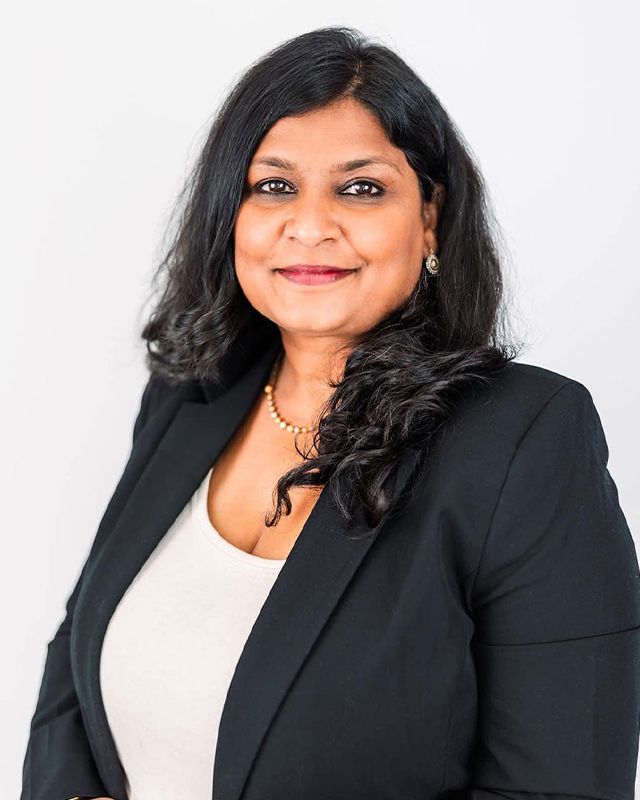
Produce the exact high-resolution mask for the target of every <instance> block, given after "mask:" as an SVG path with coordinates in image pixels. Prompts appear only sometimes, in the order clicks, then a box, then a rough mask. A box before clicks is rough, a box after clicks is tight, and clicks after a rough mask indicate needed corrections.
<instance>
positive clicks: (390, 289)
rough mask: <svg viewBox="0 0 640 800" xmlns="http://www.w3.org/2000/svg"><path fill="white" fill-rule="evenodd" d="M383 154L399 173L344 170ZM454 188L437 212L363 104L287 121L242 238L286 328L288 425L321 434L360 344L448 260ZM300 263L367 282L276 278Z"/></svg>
mask: <svg viewBox="0 0 640 800" xmlns="http://www.w3.org/2000/svg"><path fill="white" fill-rule="evenodd" d="M374 156H375V157H382V158H384V159H386V160H387V161H388V162H389V163H377V162H376V163H370V164H367V165H366V166H360V167H358V168H357V169H351V170H349V171H348V172H343V171H340V172H335V171H334V170H333V168H334V165H336V164H340V163H343V162H346V161H350V160H354V159H362V158H369V157H374ZM264 158H279V159H284V160H286V161H288V162H291V167H292V168H284V167H283V166H272V165H269V164H261V163H258V162H259V161H260V160H261V159H264ZM355 179H357V181H356V180H355ZM256 184H260V185H259V186H256ZM442 188H443V187H442V186H439V187H438V189H439V191H438V192H437V194H436V195H435V197H434V201H433V202H422V198H421V195H420V188H419V183H418V177H417V174H416V173H415V171H414V170H413V169H412V168H411V166H410V165H409V163H408V162H407V159H406V157H405V155H404V152H403V151H402V150H401V149H400V148H397V147H395V145H393V144H392V143H391V142H390V141H389V139H388V138H387V136H386V133H385V132H384V129H383V128H382V126H381V125H380V123H379V122H378V120H377V118H376V116H375V115H374V114H373V113H372V112H370V111H369V110H367V109H366V108H364V107H363V106H362V105H360V104H359V103H358V102H357V101H355V100H353V99H352V98H348V99H341V100H339V101H336V102H334V103H332V104H331V105H330V106H326V107H324V108H322V109H319V110H315V111H312V112H307V113H305V114H302V115H299V116H295V117H284V118H282V119H280V120H278V122H276V123H275V124H274V125H273V127H272V128H271V129H270V130H269V131H268V132H267V133H266V135H265V136H264V138H263V139H262V141H261V142H260V144H259V146H258V148H257V150H256V152H255V153H254V155H253V158H252V160H251V163H250V165H249V168H248V170H247V176H246V185H245V192H244V195H243V199H242V201H241V204H240V208H239V211H238V215H237V219H236V224H235V228H234V245H235V267H236V274H237V278H238V281H239V283H240V286H241V288H242V291H243V292H244V294H245V296H246V298H247V300H248V301H249V302H250V303H251V305H253V306H254V308H256V309H257V310H258V311H259V312H260V313H261V314H263V315H264V316H265V317H267V318H268V319H270V320H271V321H272V322H274V323H275V324H276V325H277V326H278V328H279V330H280V334H281V337H282V343H283V347H284V352H285V356H284V360H283V363H282V367H281V370H280V374H279V376H278V381H277V405H278V410H279V411H280V414H281V415H282V416H283V417H284V418H286V419H288V420H291V421H293V422H294V423H295V424H298V425H311V424H313V422H314V421H316V415H317V413H318V410H319V409H320V408H321V407H322V405H323V404H324V402H325V400H326V399H327V398H328V396H329V395H330V394H331V391H332V389H331V387H329V386H328V385H327V378H328V377H332V378H334V379H336V378H339V377H340V375H341V374H342V372H343V369H344V361H345V359H346V356H347V355H348V351H349V347H350V342H352V341H353V337H355V336H357V335H358V334H361V333H364V332H365V331H367V330H369V329H370V328H371V327H373V326H374V325H376V324H377V323H378V322H379V321H380V320H381V319H382V318H383V317H384V316H386V315H387V314H388V313H389V312H390V311H391V310H393V309H394V308H395V307H397V306H398V305H399V304H400V303H402V302H403V301H404V300H405V299H406V297H407V296H408V295H409V294H410V293H411V291H412V290H413V288H414V286H415V284H416V282H417V281H418V279H419V278H420V274H421V270H422V269H424V267H423V259H424V258H426V257H427V256H428V254H429V252H430V250H431V249H433V251H434V252H435V253H436V254H437V252H438V240H437V235H436V230H437V223H438V215H439V211H440V207H441V198H442V196H443V192H442V191H441V190H442ZM380 190H383V191H382V192H381V191H380ZM298 263H302V264H329V265H334V266H339V267H348V268H357V272H354V273H351V274H350V275H348V276H347V277H345V278H342V279H341V280H340V281H337V282H336V283H330V284H325V285H320V286H317V285H316V286H304V285H300V284H295V283H292V282H291V281H289V280H287V279H286V278H285V277H283V276H282V275H281V274H279V273H278V272H276V271H275V269H276V268H277V267H282V266H287V265H291V264H298ZM345 346H346V349H345V350H341V351H339V348H341V347H345Z"/></svg>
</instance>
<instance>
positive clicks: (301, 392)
mask: <svg viewBox="0 0 640 800" xmlns="http://www.w3.org/2000/svg"><path fill="white" fill-rule="evenodd" d="M282 345H283V350H284V353H283V356H282V361H281V363H280V369H279V372H278V376H277V378H276V387H277V388H276V404H277V406H278V411H279V412H280V414H281V415H282V416H283V417H284V418H286V419H288V420H290V421H291V422H293V423H294V424H296V425H313V424H315V423H316V421H317V416H318V414H319V413H320V411H321V409H322V407H323V406H324V404H325V403H326V401H327V400H328V399H329V397H330V396H331V395H332V394H333V391H334V389H333V387H331V386H330V385H329V381H330V380H334V381H339V380H340V379H341V378H342V375H343V374H344V366H345V362H346V359H347V356H348V354H349V350H348V349H347V348H345V347H344V340H338V339H328V338H326V337H305V338H304V339H300V338H298V337H293V338H292V337H290V336H288V335H287V334H286V332H283V333H282ZM341 348H342V349H341Z"/></svg>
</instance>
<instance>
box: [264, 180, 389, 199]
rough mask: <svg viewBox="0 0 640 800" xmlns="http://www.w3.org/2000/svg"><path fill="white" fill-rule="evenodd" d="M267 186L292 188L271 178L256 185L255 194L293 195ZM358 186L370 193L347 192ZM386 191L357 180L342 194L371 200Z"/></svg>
mask: <svg viewBox="0 0 640 800" xmlns="http://www.w3.org/2000/svg"><path fill="white" fill-rule="evenodd" d="M267 186H268V187H271V189H272V188H274V187H278V186H280V187H283V186H290V184H289V183H287V181H283V180H282V179H280V178H269V179H268V180H265V181H260V183H256V184H255V186H254V187H253V190H254V192H256V194H271V195H282V194H291V192H285V191H280V190H277V189H276V191H271V189H269V190H266V189H263V187H267ZM356 186H360V187H362V186H366V187H369V191H365V192H360V191H356V192H347V189H353V188H354V187H356ZM371 189H373V190H374V191H373V192H372V191H371ZM384 191H385V190H384V189H383V188H382V186H379V185H378V184H377V183H374V182H373V181H365V180H357V181H354V182H353V183H351V184H350V185H349V186H347V187H346V188H345V189H344V190H343V191H342V192H341V194H346V195H347V196H350V197H365V198H369V197H380V196H381V195H383V194H384Z"/></svg>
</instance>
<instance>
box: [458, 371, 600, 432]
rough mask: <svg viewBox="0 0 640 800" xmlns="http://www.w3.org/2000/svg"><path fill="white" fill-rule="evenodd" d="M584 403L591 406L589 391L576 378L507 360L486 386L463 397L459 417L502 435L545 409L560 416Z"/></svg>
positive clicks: (527, 423)
mask: <svg viewBox="0 0 640 800" xmlns="http://www.w3.org/2000/svg"><path fill="white" fill-rule="evenodd" d="M585 404H586V405H587V406H589V405H592V404H593V398H592V395H591V392H590V391H589V389H588V388H587V387H586V386H585V385H584V384H583V383H581V382H580V381H579V380H577V379H576V378H574V377H571V376H570V375H566V374H564V373H561V372H556V371H554V370H551V369H547V368H546V367H542V366H539V365H537V364H529V363H525V362H520V361H510V362H509V363H508V364H506V366H505V367H504V369H503V370H502V372H501V373H500V374H499V375H497V376H494V378H492V379H491V380H490V381H489V383H488V384H487V385H486V386H483V387H482V388H480V389H474V390H473V391H472V392H471V393H470V395H469V396H468V397H467V398H465V400H464V401H463V402H462V404H461V407H460V416H461V417H462V416H465V415H468V416H471V417H473V418H474V419H477V420H482V422H483V423H484V424H491V425H492V426H494V427H495V428H496V429H498V430H504V432H505V434H506V433H508V431H509V430H510V429H513V430H514V431H519V430H521V429H522V428H523V427H528V426H529V425H530V424H531V423H532V422H533V421H534V420H535V418H536V417H537V416H538V415H539V414H540V413H541V412H542V411H543V409H545V408H547V407H548V406H550V407H551V408H552V409H557V411H558V413H560V412H561V411H562V409H571V408H578V407H580V406H584V405H585Z"/></svg>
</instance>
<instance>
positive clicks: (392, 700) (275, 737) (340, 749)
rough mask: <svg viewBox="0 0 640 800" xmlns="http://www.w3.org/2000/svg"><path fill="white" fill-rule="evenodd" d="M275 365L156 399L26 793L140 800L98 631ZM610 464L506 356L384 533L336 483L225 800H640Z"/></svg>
mask: <svg viewBox="0 0 640 800" xmlns="http://www.w3.org/2000/svg"><path fill="white" fill-rule="evenodd" d="M275 352H276V351H275V349H274V347H273V346H270V347H268V348H267V349H266V350H265V351H264V353H263V354H262V355H261V356H260V357H259V358H257V359H256V360H254V361H253V362H252V364H251V366H250V367H249V369H248V370H247V371H246V372H245V373H244V375H243V376H242V377H240V379H239V380H237V381H236V382H235V383H233V385H232V386H231V387H230V388H228V389H227V390H226V391H224V392H220V391H219V390H218V391H217V392H216V391H213V389H212V388H211V386H210V385H207V384H205V383H196V382H190V383H185V384H182V385H181V386H179V387H171V386H170V385H169V384H167V383H165V382H163V381H161V380H158V379H155V378H152V379H151V380H150V381H149V383H148V384H147V387H146V389H145V391H144V394H143V397H142V403H141V408H140V412H139V415H138V418H137V420H136V423H135V427H134V441H133V447H132V449H131V454H130V456H129V459H128V461H127V464H126V466H125V468H124V472H123V474H122V477H121V479H120V481H119V482H118V484H117V486H116V488H115V491H114V494H113V496H112V498H111V499H110V501H109V503H108V506H107V508H106V510H105V512H104V516H103V518H102V520H101V521H100V524H99V526H98V529H97V532H96V534H95V539H94V541H93V545H92V547H91V549H90V552H89V555H88V557H87V559H86V562H85V564H84V567H83V569H82V571H81V574H80V577H79V580H78V582H77V584H76V586H75V588H74V590H73V592H72V593H71V594H70V596H69V599H68V602H67V605H66V615H65V617H64V619H63V621H62V623H61V625H60V627H59V629H58V631H57V633H56V634H55V636H54V637H53V639H52V640H51V641H50V643H49V645H48V649H47V655H46V662H45V666H44V674H43V678H42V684H41V687H40V692H39V696H38V698H37V705H36V708H35V713H34V715H33V719H32V721H31V727H30V733H29V741H28V747H27V752H26V756H25V760H24V767H23V788H22V794H21V800H65V798H68V797H71V796H74V795H80V796H83V795H87V796H98V795H103V796H108V797H113V798H116V800H126V791H125V784H124V775H123V768H122V765H121V763H120V761H119V759H118V755H117V750H116V744H115V742H114V740H113V738H112V735H111V732H110V730H109V726H108V724H107V718H106V716H105V709H104V706H103V702H102V698H101V694H100V684H99V660H100V649H101V645H102V642H103V638H104V634H105V631H106V628H107V625H108V623H109V620H110V618H111V615H112V613H113V611H114V610H115V608H116V606H117V604H118V602H119V600H120V599H121V598H122V596H123V594H124V592H125V590H126V589H127V587H128V586H129V585H130V583H131V581H132V580H133V579H134V577H135V576H136V574H137V573H138V571H139V570H140V568H141V567H142V565H143V564H144V562H145V560H146V559H147V558H148V557H149V555H150V554H151V552H152V551H153V549H154V547H155V546H156V545H157V544H158V542H159V541H160V540H161V538H162V536H163V535H164V533H166V531H167V530H168V529H169V527H170V526H171V524H172V522H173V521H174V519H175V518H176V516H177V515H178V513H179V511H180V510H181V509H182V508H183V507H184V505H185V503H187V502H188V500H189V499H190V497H191V495H192V494H193V492H194V490H195V489H196V488H197V487H198V485H199V484H200V482H201V481H202V480H203V478H204V476H205V474H206V472H207V470H208V469H209V467H210V466H211V465H212V464H213V463H214V462H215V460H216V458H217V457H218V455H219V454H220V453H221V452H222V450H223V449H224V447H225V445H226V443H227V442H228V441H229V439H230V438H231V436H232V434H233V432H234V431H235V430H236V429H237V427H238V426H239V424H240V423H241V421H242V420H243V418H244V417H245V415H246V414H247V413H248V411H249V410H250V408H251V406H252V405H253V403H254V401H255V400H256V399H257V397H258V396H259V393H260V392H261V391H262V388H263V385H264V383H266V381H267V378H268V373H269V369H270V367H271V364H272V361H273V358H274V356H275ZM412 458H413V457H411V458H410V457H408V456H407V457H405V458H404V460H403V462H402V467H401V470H400V472H399V474H398V480H397V482H396V487H395V489H394V491H395V492H396V493H397V494H396V495H395V496H399V493H400V492H401V491H402V490H403V488H405V489H406V487H407V486H408V485H409V484H410V482H411V477H412V475H415V469H412V466H413V463H412ZM607 459H608V449H607V443H606V440H605V436H604V433H603V430H602V426H601V422H600V418H599V416H598V412H597V411H596V409H595V407H594V404H593V400H592V397H591V394H590V393H589V391H588V390H587V389H586V388H585V386H584V385H583V384H581V383H579V382H578V381H575V380H573V379H571V378H568V377H566V376H564V375H560V374H559V373H556V372H552V371H550V370H546V369H544V368H542V367H538V366H534V365H529V364H524V363H518V362H511V363H510V364H508V365H507V367H506V369H505V371H504V372H503V374H502V375H501V376H500V377H499V379H497V380H496V381H495V382H493V383H492V384H491V385H489V386H487V387H485V388H483V389H481V390H475V391H474V392H473V393H470V394H469V395H468V396H467V397H466V398H465V399H464V401H463V402H462V403H461V404H460V405H459V406H458V407H457V408H456V410H455V412H454V413H453V415H452V417H451V418H450V420H449V422H448V423H447V426H446V430H445V434H444V435H443V436H442V437H441V438H440V440H439V441H438V443H437V446H436V448H435V449H434V450H433V451H432V454H431V458H430V465H429V468H428V470H427V472H426V473H424V477H422V478H421V481H420V485H417V486H416V488H415V490H414V493H413V494H412V495H411V497H410V498H409V499H408V500H407V502H406V503H404V504H402V505H400V508H399V510H398V511H397V512H396V513H395V514H391V515H389V516H388V518H386V519H383V521H382V523H381V524H380V525H379V526H378V527H377V528H375V529H374V530H373V531H372V533H371V535H369V536H367V537H362V536H361V535H359V536H358V535H353V532H350V531H347V529H346V525H345V523H343V520H342V518H341V516H340V514H339V511H338V509H337V508H336V506H335V505H334V504H333V502H332V501H331V499H330V490H329V488H328V486H327V487H325V488H324V489H323V491H322V493H321V494H320V497H319V499H318V501H317V503H316V505H315V507H314V509H313V511H312V513H311V515H310V517H309V518H308V520H307V522H306V524H305V525H304V528H303V530H302V532H301V534H300V536H299V537H298V539H297V540H296V542H295V545H294V547H293V549H292V551H291V553H290V555H289V557H288V559H287V561H286V563H285V564H284V566H283V568H282V570H281V572H280V573H279V575H278V577H277V580H276V582H275V584H274V586H273V588H272V590H271V592H270V594H269V596H268V597H267V600H266V602H265V604H264V606H263V607H262V609H261V611H260V614H259V616H258V618H257V620H256V622H255V625H254V627H253V629H252V631H251V633H250V635H249V638H248V640H247V642H246V645H245V647H244V650H243V651H242V654H241V657H240V659H239V662H238V664H237V667H236V670H235V673H234V676H233V680H232V682H231V685H230V687H229V692H228V694H227V698H226V702H225V706H224V709H223V714H222V718H221V722H220V730H219V738H218V746H217V750H216V752H215V763H214V753H212V758H211V761H212V770H213V800H435V798H469V799H470V800H493V799H494V798H505V797H506V798H515V799H516V800H533V797H532V796H534V797H535V800H542V799H543V798H556V797H557V798H561V797H572V798H577V797H580V798H601V799H602V800H632V798H633V795H634V776H635V771H636V760H637V755H638V736H639V724H640V671H639V667H640V575H639V572H638V560H637V557H636V550H635V547H634V543H633V539H632V537H631V534H630V531H629V528H628V526H627V522H626V520H625V517H624V514H623V512H622V510H621V508H620V505H619V502H618V493H617V490H616V486H615V483H614V481H613V479H612V477H611V475H610V473H609V471H608V469H607ZM360 533H362V531H360ZM158 800H164V798H158ZM166 800H174V798H167V799H166ZM193 800H202V798H193Z"/></svg>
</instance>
